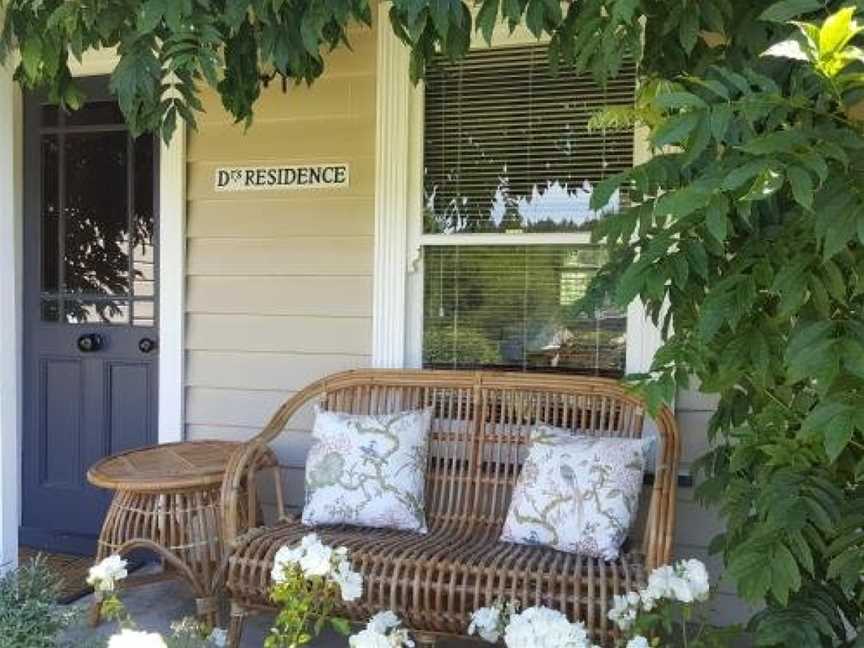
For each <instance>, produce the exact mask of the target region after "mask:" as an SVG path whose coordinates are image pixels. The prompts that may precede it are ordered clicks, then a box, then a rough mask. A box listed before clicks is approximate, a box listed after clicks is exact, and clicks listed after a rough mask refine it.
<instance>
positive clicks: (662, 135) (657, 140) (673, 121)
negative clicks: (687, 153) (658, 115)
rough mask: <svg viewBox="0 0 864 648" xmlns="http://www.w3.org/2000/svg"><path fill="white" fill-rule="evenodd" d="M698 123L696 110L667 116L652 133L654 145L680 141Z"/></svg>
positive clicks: (660, 145)
mask: <svg viewBox="0 0 864 648" xmlns="http://www.w3.org/2000/svg"><path fill="white" fill-rule="evenodd" d="M698 123H699V113H696V112H685V113H680V114H677V115H673V116H671V117H669V118H667V119H666V120H664V121H663V122H662V123H661V124H660V126H659V127H657V128H656V129H655V130H654V132H653V134H652V139H653V143H654V146H656V147H657V148H662V147H664V146H668V145H670V144H680V143H682V142H683V141H684V140H685V139H687V137H688V136H689V135H690V133H691V132H692V131H693V129H694V128H696V125H697V124H698Z"/></svg>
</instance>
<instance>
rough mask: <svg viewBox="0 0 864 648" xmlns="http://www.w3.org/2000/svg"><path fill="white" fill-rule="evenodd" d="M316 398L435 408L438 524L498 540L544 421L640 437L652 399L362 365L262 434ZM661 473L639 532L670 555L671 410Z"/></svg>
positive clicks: (608, 385) (674, 456) (289, 407)
mask: <svg viewBox="0 0 864 648" xmlns="http://www.w3.org/2000/svg"><path fill="white" fill-rule="evenodd" d="M310 402H317V403H318V404H320V405H321V406H322V407H323V408H325V409H328V410H331V411H340V412H348V413H355V414H380V413H393V412H399V411H404V410H409V409H419V408H431V409H432V428H431V439H430V452H429V462H428V470H427V482H426V507H427V508H426V516H427V521H428V523H429V526H430V528H433V529H446V530H448V531H451V532H453V533H454V535H482V536H488V537H489V538H490V539H494V538H497V537H498V535H499V534H500V529H501V526H502V525H503V522H504V518H505V517H506V514H507V509H508V507H509V504H510V498H511V496H512V491H513V487H514V485H515V483H516V479H517V478H518V476H519V471H520V469H521V466H522V463H523V461H524V460H525V457H526V455H527V443H528V438H529V434H530V431H531V429H532V428H533V427H534V426H535V425H538V424H544V423H545V424H548V425H553V426H556V427H560V428H564V429H566V430H569V431H571V432H573V433H574V434H588V435H595V436H613V437H628V438H638V437H640V436H641V435H642V433H643V427H644V426H643V423H644V420H645V412H644V406H643V404H642V403H641V401H639V400H638V399H637V398H636V397H634V396H633V395H632V394H630V393H628V392H627V391H626V390H625V389H624V388H623V387H621V386H620V385H618V384H617V383H615V382H614V381H611V380H606V379H599V378H584V377H576V376H563V375H552V374H523V373H498V372H469V371H425V370H363V371H349V372H345V373H341V374H335V375H333V376H329V377H327V378H325V379H323V380H321V381H319V382H317V383H315V384H313V385H310V386H309V387H308V388H307V389H305V390H304V391H303V392H301V393H300V394H298V395H297V396H295V397H294V398H293V399H291V400H290V401H288V403H286V404H285V405H284V406H283V407H282V408H281V409H280V410H279V412H277V414H276V416H274V418H273V420H271V422H270V423H269V424H268V426H267V428H265V430H264V431H263V432H262V433H261V435H259V437H258V440H259V441H262V442H270V441H272V440H273V439H274V438H275V437H276V436H278V435H279V434H280V432H281V431H282V430H283V429H284V428H285V426H286V424H287V423H288V422H289V420H290V418H291V417H292V416H293V415H294V414H296V413H297V412H298V411H300V409H301V408H303V407H304V406H308V403H310ZM656 423H657V429H658V435H659V437H660V438H659V441H660V450H659V454H658V460H657V467H656V470H657V475H656V478H655V483H654V486H653V488H651V489H650V490H649V492H648V494H647V495H648V496H647V497H646V500H647V506H648V508H649V510H648V511H647V512H646V513H644V514H643V515H641V516H640V521H641V522H640V524H641V525H642V526H641V528H637V529H634V530H633V533H632V534H631V538H633V539H642V540H643V547H644V548H645V551H646V553H649V554H652V555H650V556H649V559H653V560H655V561H657V563H658V564H659V563H660V562H663V561H664V560H668V553H669V550H670V548H671V526H672V523H673V521H674V487H675V483H674V480H673V479H672V475H673V474H674V473H675V472H676V471H677V461H678V453H679V449H678V445H679V441H678V437H677V428H676V427H675V423H674V419H672V417H671V414H670V413H669V412H668V411H667V410H663V411H662V412H661V414H660V416H659V417H658V418H657V421H656Z"/></svg>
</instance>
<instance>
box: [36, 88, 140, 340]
mask: <svg viewBox="0 0 864 648" xmlns="http://www.w3.org/2000/svg"><path fill="white" fill-rule="evenodd" d="M119 115H120V112H119V109H118V108H117V105H116V102H94V103H92V104H88V105H87V106H86V107H85V108H83V109H82V110H81V111H78V112H76V113H74V114H72V113H66V112H63V111H58V110H57V109H55V108H52V107H49V106H46V107H44V108H43V110H42V117H43V128H46V130H47V132H46V133H45V134H44V135H43V136H42V141H41V146H42V156H41V157H42V169H41V171H42V196H41V203H42V277H41V287H42V293H43V302H42V307H41V313H42V320H43V321H45V322H59V321H63V322H66V323H72V324H76V323H85V322H86V323H93V322H99V323H110V324H132V325H136V326H153V325H155V310H154V308H153V300H154V299H155V297H156V279H157V277H156V263H157V255H156V249H155V238H156V232H155V229H156V228H155V223H156V221H155V192H154V184H155V172H154V168H155V162H156V159H155V150H154V143H153V138H152V137H140V138H138V139H135V140H133V139H132V138H131V137H130V135H129V133H128V131H127V130H126V129H125V127H122V119H121V118H120V117H119ZM69 126H72V127H76V129H73V130H67V127H69ZM81 126H93V129H92V130H90V129H88V130H82V129H81V128H80V127H81ZM118 126H119V127H118ZM103 296H104V297H117V299H103V298H102V297H103ZM139 299H140V300H143V303H142V304H141V305H140V307H139V308H138V310H139V313H138V314H135V315H134V316H133V315H132V313H133V312H134V311H135V309H134V308H132V307H131V304H132V301H135V300H139Z"/></svg>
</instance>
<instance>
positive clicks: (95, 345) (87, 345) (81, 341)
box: [78, 333, 103, 353]
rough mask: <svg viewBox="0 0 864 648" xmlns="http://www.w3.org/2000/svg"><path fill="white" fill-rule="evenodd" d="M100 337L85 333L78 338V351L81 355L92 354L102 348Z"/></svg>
mask: <svg viewBox="0 0 864 648" xmlns="http://www.w3.org/2000/svg"><path fill="white" fill-rule="evenodd" d="M102 342H103V340H102V336H101V335H99V334H98V333H87V334H85V335H82V336H81V337H79V338H78V350H79V351H80V352H81V353H93V352H94V351H98V350H99V349H101V348H102Z"/></svg>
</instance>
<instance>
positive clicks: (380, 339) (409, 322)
mask: <svg viewBox="0 0 864 648" xmlns="http://www.w3.org/2000/svg"><path fill="white" fill-rule="evenodd" d="M380 15H382V16H386V10H385V8H384V7H382V8H381V11H380ZM474 40H475V42H474V43H473V44H472V47H474V48H482V47H486V44H485V43H483V42H482V41H481V40H480V39H479V37H475V39H474ZM537 42H538V41H537V39H535V38H534V37H533V36H532V35H531V34H530V33H528V31H527V30H526V29H524V28H522V29H517V30H516V32H514V33H513V34H512V35H511V34H509V30H508V29H507V28H506V26H503V25H502V26H501V27H500V28H498V29H496V31H495V33H494V35H493V39H492V46H493V47H494V46H496V45H505V44H507V45H520V44H536V43H537ZM377 54H378V80H377V99H378V116H377V133H376V135H377V139H376V179H375V274H374V297H373V316H372V317H373V323H372V329H373V344H372V361H373V364H374V365H375V366H377V367H391V368H399V367H420V366H421V365H422V351H423V349H422V344H423V258H422V249H423V246H425V245H430V244H444V243H446V244H447V245H490V244H491V245H525V244H529V245H542V244H550V243H551V244H559V245H566V244H580V243H581V244H584V243H588V242H590V235H589V234H587V233H584V232H582V233H561V234H496V233H492V234H462V235H459V234H456V235H453V234H424V233H423V231H422V226H423V219H422V213H423V141H424V119H423V115H424V110H423V97H424V89H423V84H422V83H421V84H418V85H417V86H414V85H413V84H412V83H411V80H410V78H409V75H408V49H407V48H406V47H405V46H404V44H402V43H401V42H400V41H399V40H398V39H397V37H396V36H395V35H394V34H393V30H392V29H390V26H389V24H387V23H386V21H385V22H383V23H381V24H379V26H378V52H377ZM633 140H634V141H633V162H634V164H639V163H641V162H644V161H645V160H646V159H648V157H649V156H650V150H649V146H648V138H647V132H646V131H645V130H644V129H636V131H635V133H634V138H633ZM626 336H627V347H626V359H625V371H626V373H641V372H646V371H648V370H649V369H650V366H651V362H652V361H653V359H654V354H655V353H656V351H657V349H658V348H659V347H660V345H661V342H662V339H661V335H660V331H659V329H658V327H656V326H655V325H654V324H653V322H652V321H651V319H650V317H648V316H647V314H646V311H645V308H644V306H643V304H642V303H641V301H639V300H638V299H637V300H635V301H634V302H633V303H631V304H630V306H629V307H628V309H627V333H626Z"/></svg>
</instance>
